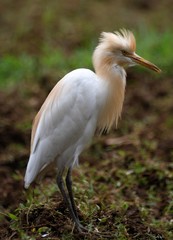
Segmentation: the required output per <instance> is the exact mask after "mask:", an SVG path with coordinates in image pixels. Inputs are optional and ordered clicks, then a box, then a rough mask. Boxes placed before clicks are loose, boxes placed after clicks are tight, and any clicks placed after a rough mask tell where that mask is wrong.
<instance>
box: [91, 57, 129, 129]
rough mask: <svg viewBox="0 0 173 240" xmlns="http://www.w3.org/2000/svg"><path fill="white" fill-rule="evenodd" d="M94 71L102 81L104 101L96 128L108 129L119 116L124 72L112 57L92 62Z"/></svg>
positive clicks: (123, 90)
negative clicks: (114, 62)
mask: <svg viewBox="0 0 173 240" xmlns="http://www.w3.org/2000/svg"><path fill="white" fill-rule="evenodd" d="M94 67H95V72H96V74H97V75H98V76H99V78H100V79H101V80H102V82H103V83H104V91H106V93H105V96H106V97H105V101H104V103H103V106H102V110H101V112H100V116H99V121H98V128H99V129H100V130H101V131H104V130H105V129H106V130H107V131H109V130H110V129H111V127H112V126H113V125H114V124H115V125H116V126H117V124H118V119H119V118H120V116H121V112H122V107H123V102H124V94H125V85H126V72H125V70H124V68H122V67H121V66H119V65H116V64H113V63H112V59H108V58H107V59H105V60H104V59H102V61H101V60H100V61H99V62H97V63H96V62H94Z"/></svg>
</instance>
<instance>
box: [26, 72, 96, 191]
mask: <svg viewBox="0 0 173 240" xmlns="http://www.w3.org/2000/svg"><path fill="white" fill-rule="evenodd" d="M97 94H98V79H97V77H96V75H95V73H93V72H92V71H90V70H86V69H79V70H75V71H72V72H71V73H69V74H67V75H66V76H65V77H64V78H63V79H62V80H61V81H59V82H58V83H57V85H56V86H55V87H54V88H53V90H52V91H51V92H50V94H49V95H48V97H47V99H46V100H45V102H44V104H43V105H42V107H41V109H40V111H39V112H38V114H37V116H36V118H35V120H34V123H33V128H32V137H31V155H30V159H29V163H28V166H27V171H26V175H25V186H26V187H27V186H29V184H30V183H31V182H32V181H33V180H34V178H35V177H36V175H37V174H38V173H39V172H40V171H41V170H42V169H43V168H44V167H45V166H47V165H48V164H50V163H51V162H52V161H54V159H55V158H56V157H57V156H59V155H61V154H62V153H63V152H64V151H67V150H68V149H70V147H71V146H73V145H74V144H75V143H77V142H78V141H79V139H80V138H81V136H82V135H83V134H84V133H85V134H87V132H86V131H85V129H86V127H88V124H89V126H90V129H92V130H91V131H88V132H94V131H95V128H96V121H97V115H98V110H99V107H98V97H97ZM88 134H89V133H88ZM90 135H92V134H90ZM86 139H87V138H86ZM83 144H85V141H84V142H83ZM67 161H68V159H67Z"/></svg>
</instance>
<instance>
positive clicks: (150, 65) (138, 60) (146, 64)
mask: <svg viewBox="0 0 173 240" xmlns="http://www.w3.org/2000/svg"><path fill="white" fill-rule="evenodd" d="M126 56H127V57H129V58H131V59H132V60H133V61H134V62H136V63H137V64H140V65H143V66H144V67H147V68H149V69H151V70H153V71H155V72H158V73H160V72H161V69H160V68H158V67H157V66H156V65H154V64H153V63H151V62H149V61H147V60H145V59H144V58H142V57H140V56H138V55H137V54H136V53H126Z"/></svg>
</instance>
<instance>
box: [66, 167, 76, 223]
mask: <svg viewBox="0 0 173 240" xmlns="http://www.w3.org/2000/svg"><path fill="white" fill-rule="evenodd" d="M71 172H72V169H71V168H69V169H68V172H67V176H66V186H67V190H68V193H69V197H70V201H71V205H72V208H73V212H74V214H75V216H76V218H77V219H79V218H78V214H77V211H76V205H75V202H74V197H73V190H72V178H71Z"/></svg>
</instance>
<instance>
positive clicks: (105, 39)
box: [25, 29, 161, 232]
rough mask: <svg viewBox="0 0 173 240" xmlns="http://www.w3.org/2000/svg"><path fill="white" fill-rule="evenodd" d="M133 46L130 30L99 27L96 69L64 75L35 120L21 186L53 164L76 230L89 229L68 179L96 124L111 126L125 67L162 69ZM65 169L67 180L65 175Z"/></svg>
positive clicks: (114, 122)
mask: <svg viewBox="0 0 173 240" xmlns="http://www.w3.org/2000/svg"><path fill="white" fill-rule="evenodd" d="M135 50H136V41H135V37H134V35H133V33H132V32H131V31H128V30H125V29H123V30H120V32H114V33H109V32H103V33H102V34H101V37H100V41H99V44H98V46H97V47H96V49H95V51H94V53H93V66H94V69H95V72H93V71H91V70H89V69H85V68H81V69H76V70H74V71H72V72H70V73H68V74H67V75H65V76H64V77H63V78H62V79H61V80H60V81H59V82H58V83H57V84H56V85H55V87H54V88H53V89H52V91H51V92H50V94H49V95H48V97H47V98H46V100H45V102H44V103H43V105H42V107H41V109H40V110H39V112H38V113H37V115H36V117H35V119H34V122H33V126H32V136H31V153H30V158H29V162H28V165H27V169H26V175H25V188H28V187H29V185H30V184H31V183H32V182H33V181H34V180H35V178H36V177H37V175H39V174H40V173H41V172H42V171H45V170H46V169H48V167H50V165H51V166H52V165H53V166H54V167H55V168H56V170H57V184H58V187H59V189H60V192H61V194H62V197H63V200H64V202H65V203H66V205H67V207H68V210H69V213H70V216H71V218H72V220H73V221H74V223H75V226H76V227H77V229H78V230H79V231H80V232H87V230H86V229H85V228H84V227H83V226H82V225H81V223H80V221H79V218H78V214H77V211H76V206H75V202H74V198H73V191H72V180H71V173H72V169H73V167H74V166H75V165H77V164H78V158H79V155H80V154H81V152H82V151H83V149H84V148H85V146H86V145H87V144H88V143H89V142H90V140H91V139H92V137H93V135H94V133H95V131H96V129H98V130H100V131H101V132H102V131H105V130H107V131H109V130H110V129H111V127H112V126H113V125H117V123H118V119H119V117H120V115H121V111H122V106H123V101H124V94H125V86H126V71H125V69H126V68H127V67H131V66H134V65H136V64H140V65H143V66H144V67H147V68H149V69H151V70H154V71H155V72H158V73H159V72H161V70H160V69H159V68H158V67H157V66H156V65H154V64H152V63H151V62H149V61H147V60H145V59H143V58H142V57H140V56H138V55H137V54H136V53H135ZM66 173H67V174H66ZM65 174H66V181H64V180H63V176H64V175H65Z"/></svg>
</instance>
